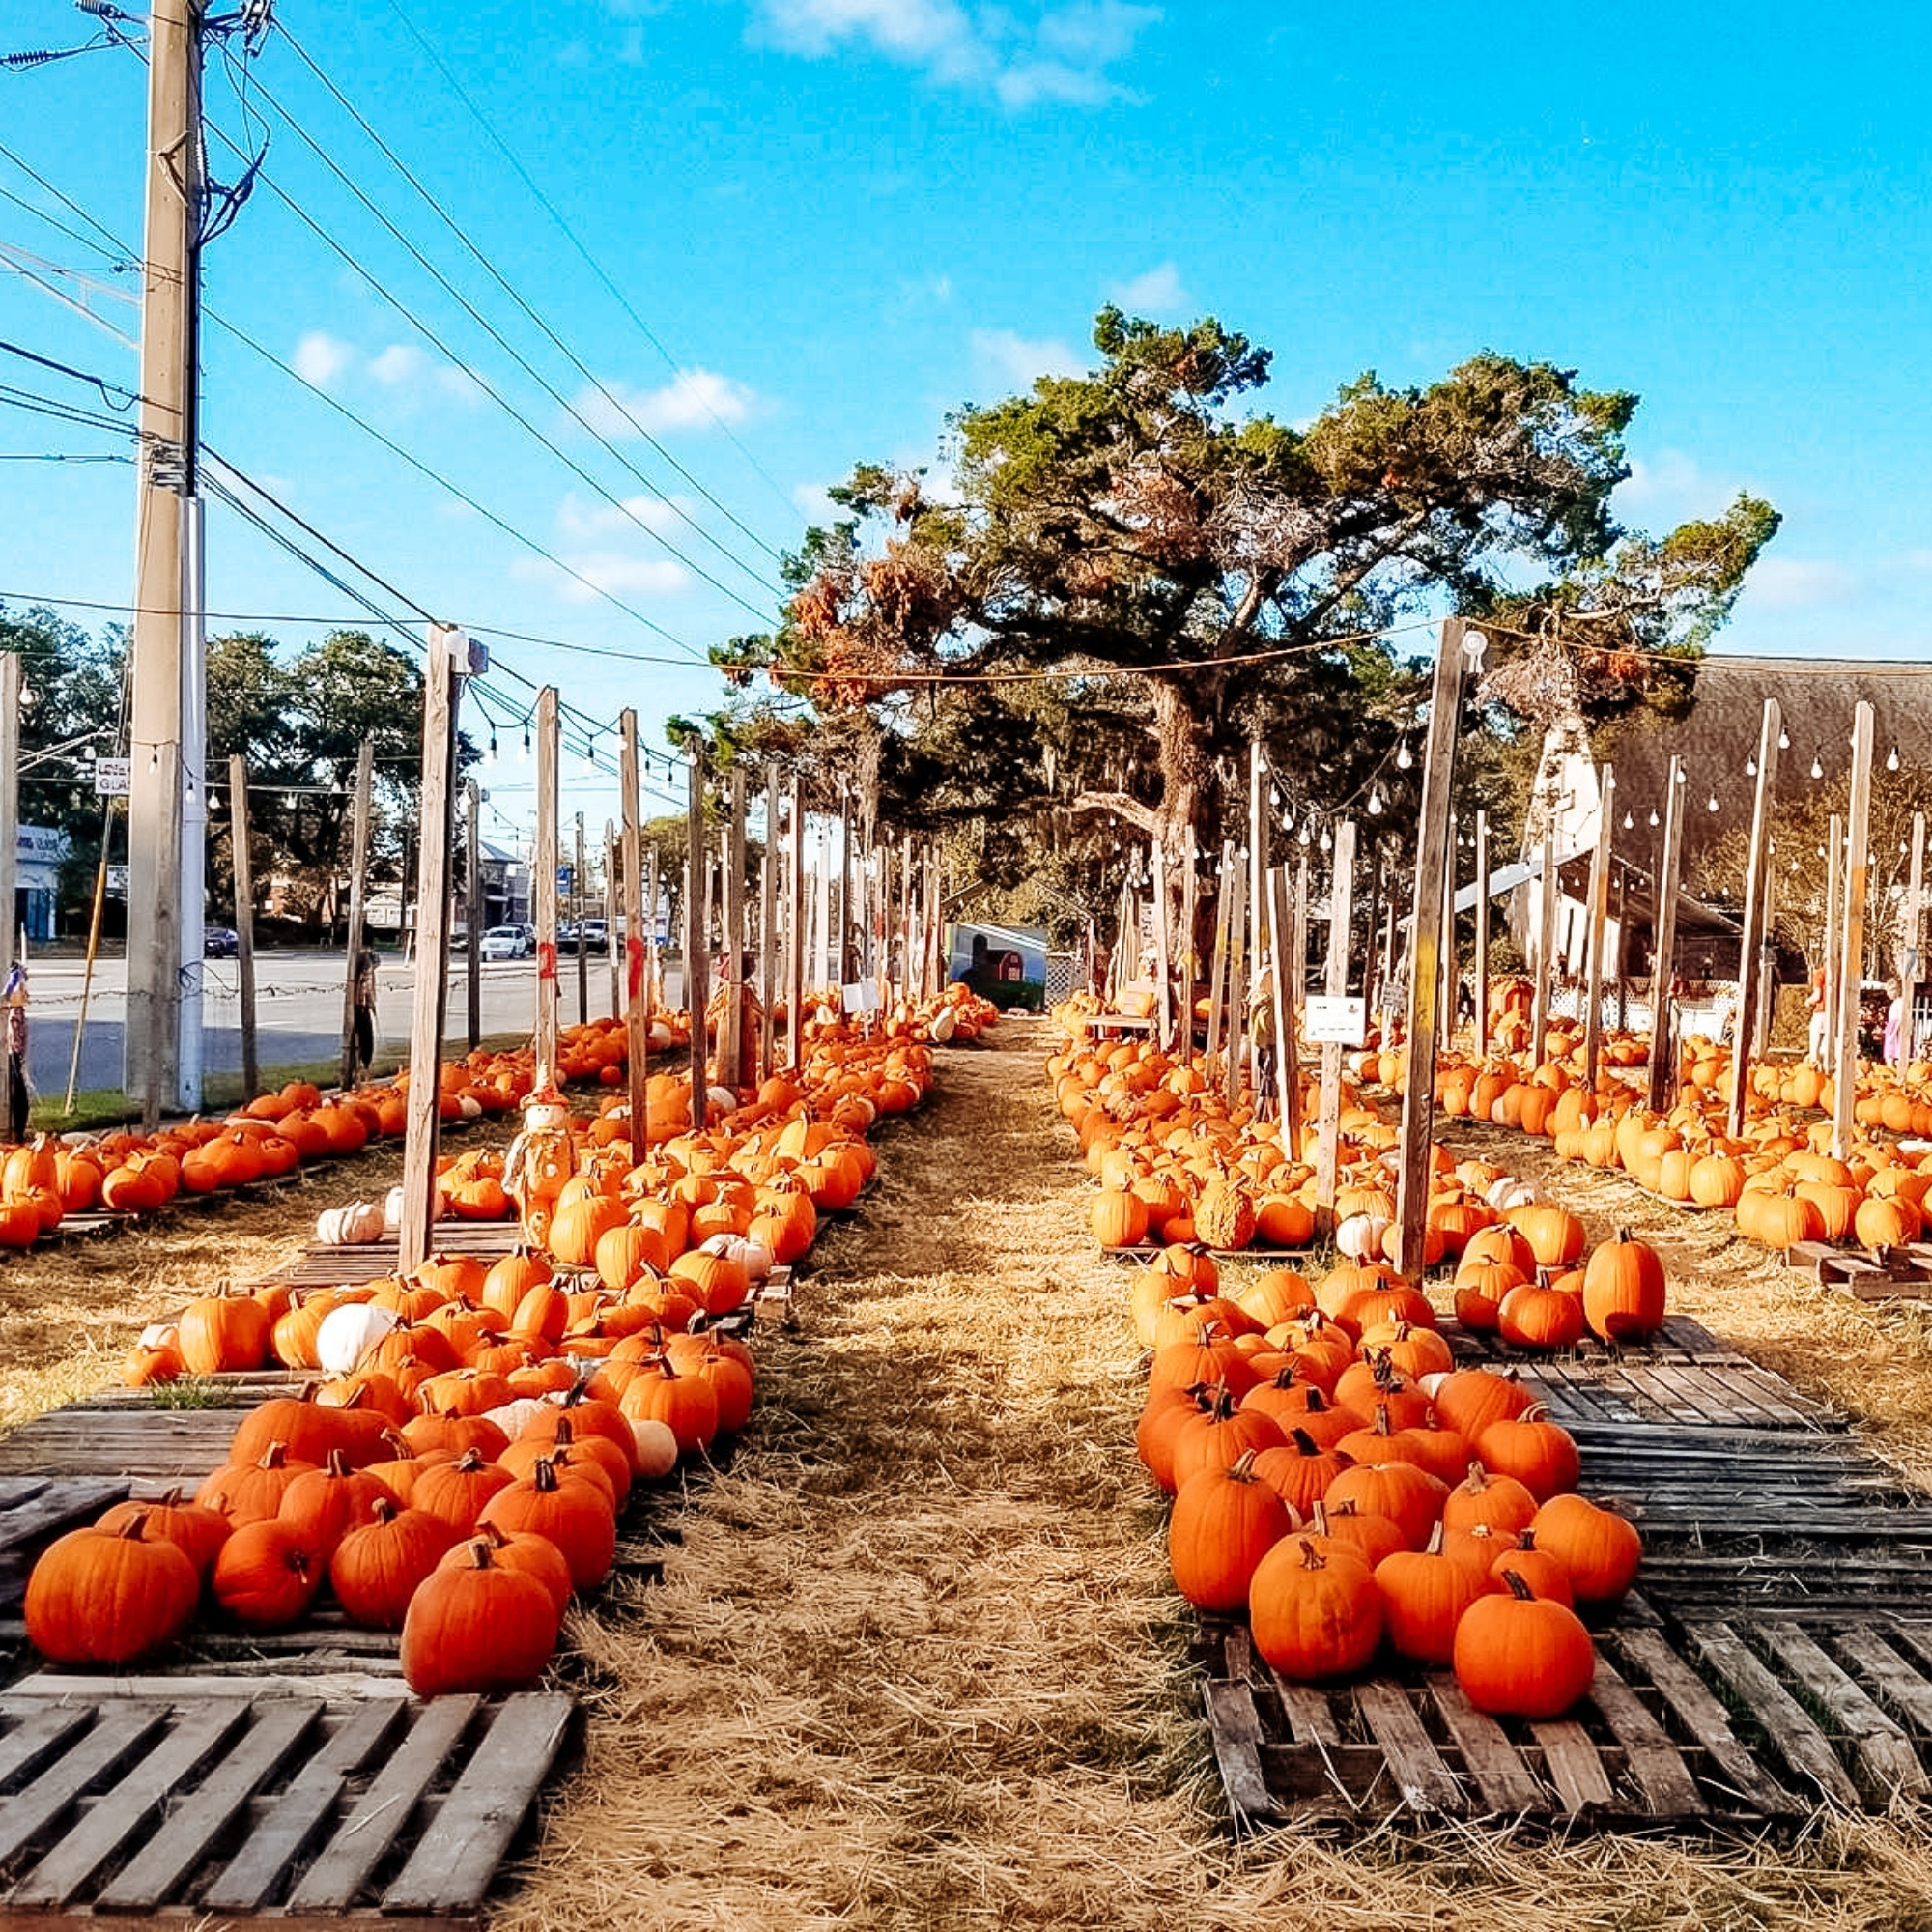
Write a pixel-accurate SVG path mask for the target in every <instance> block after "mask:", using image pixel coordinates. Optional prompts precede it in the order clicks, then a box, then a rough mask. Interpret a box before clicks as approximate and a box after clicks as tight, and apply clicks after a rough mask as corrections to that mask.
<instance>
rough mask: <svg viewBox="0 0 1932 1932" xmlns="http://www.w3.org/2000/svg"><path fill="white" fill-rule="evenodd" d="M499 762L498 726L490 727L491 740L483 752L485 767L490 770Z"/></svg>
mask: <svg viewBox="0 0 1932 1932" xmlns="http://www.w3.org/2000/svg"><path fill="white" fill-rule="evenodd" d="M496 762H497V727H496V725H491V727H490V742H489V744H488V745H487V746H486V747H485V748H484V752H483V769H484V770H485V771H489V770H490V769H491V768H492V767H494V766H495V764H496Z"/></svg>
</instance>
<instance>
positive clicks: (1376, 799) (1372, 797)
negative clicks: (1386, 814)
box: [1369, 789, 1382, 818]
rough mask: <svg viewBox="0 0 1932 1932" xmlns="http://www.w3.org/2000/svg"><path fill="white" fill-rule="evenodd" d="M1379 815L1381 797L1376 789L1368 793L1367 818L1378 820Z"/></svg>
mask: <svg viewBox="0 0 1932 1932" xmlns="http://www.w3.org/2000/svg"><path fill="white" fill-rule="evenodd" d="M1381 815H1382V795H1381V792H1380V790H1379V789H1377V790H1375V791H1372V792H1370V793H1369V816H1370V817H1371V818H1379V817H1380V816H1381Z"/></svg>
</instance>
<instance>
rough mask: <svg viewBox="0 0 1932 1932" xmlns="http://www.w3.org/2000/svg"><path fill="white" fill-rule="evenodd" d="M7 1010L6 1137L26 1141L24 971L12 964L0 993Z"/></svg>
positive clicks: (25, 1001)
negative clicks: (4, 986)
mask: <svg viewBox="0 0 1932 1932" xmlns="http://www.w3.org/2000/svg"><path fill="white" fill-rule="evenodd" d="M0 999H4V1001H5V1003H6V1007H7V1138H8V1139H9V1140H10V1141H24V1140H25V1139H26V1138H27V1097H28V1096H27V969H26V967H25V965H24V964H22V963H20V962H18V961H15V963H14V969H13V971H12V972H10V973H9V974H8V975H7V989H6V991H5V993H4V994H0Z"/></svg>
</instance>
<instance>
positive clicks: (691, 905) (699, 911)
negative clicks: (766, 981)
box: [684, 744, 711, 1133]
mask: <svg viewBox="0 0 1932 1932" xmlns="http://www.w3.org/2000/svg"><path fill="white" fill-rule="evenodd" d="M684 825H685V838H686V840H687V842H688V846H689V849H690V852H691V867H690V872H691V883H690V885H689V886H687V887H686V888H685V894H684V1004H685V1008H686V1009H687V1010H688V1011H689V1012H690V1014H691V1124H692V1129H693V1131H694V1132H700V1133H701V1132H702V1131H703V1128H704V1122H705V1110H706V1108H707V1107H708V1105H709V1104H710V1102H709V1095H710V1093H711V1074H710V1069H709V1067H708V1066H707V1065H706V1064H705V1060H706V1056H705V1046H706V1042H707V1040H708V1037H709V1032H710V1030H709V1028H708V1027H707V1026H706V1024H705V1014H704V1009H705V1008H706V1007H707V1006H709V1005H710V1003H711V975H710V972H709V970H708V969H709V967H710V963H711V962H710V958H709V956H708V954H707V952H706V948H707V947H708V945H709V944H710V935H709V934H708V933H707V931H706V930H705V920H704V906H703V904H702V898H703V883H702V882H703V880H704V878H705V876H706V874H707V871H708V869H709V868H708V867H707V866H706V863H705V850H704V752H703V748H702V747H701V746H698V745H696V744H694V745H693V746H692V747H691V772H690V796H689V800H688V803H687V806H686V809H685V819H684Z"/></svg>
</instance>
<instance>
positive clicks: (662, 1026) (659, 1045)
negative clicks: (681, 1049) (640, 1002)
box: [650, 1020, 672, 1053]
mask: <svg viewBox="0 0 1932 1932" xmlns="http://www.w3.org/2000/svg"><path fill="white" fill-rule="evenodd" d="M671 1039H672V1035H671V1030H670V1028H669V1026H668V1024H667V1023H666V1022H665V1021H663V1020H653V1021H652V1022H651V1031H650V1041H651V1049H652V1051H653V1052H656V1053H662V1052H663V1051H664V1049H665V1048H666V1047H668V1045H670V1043H671Z"/></svg>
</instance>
